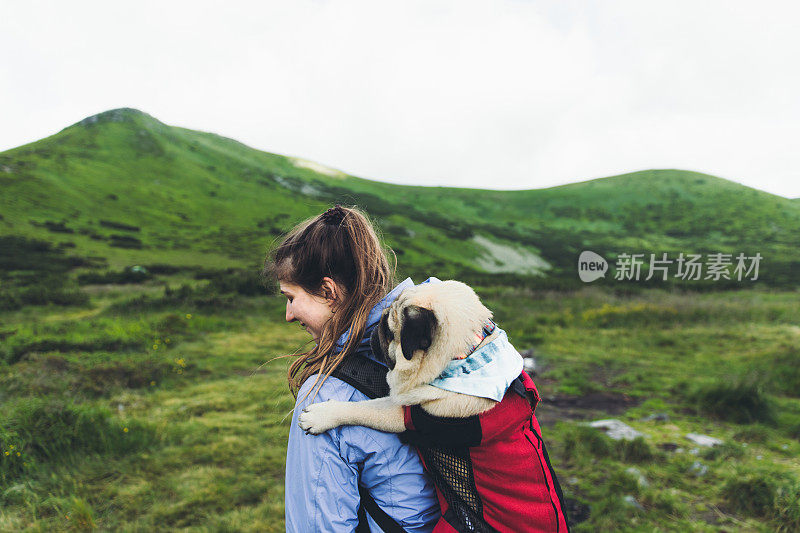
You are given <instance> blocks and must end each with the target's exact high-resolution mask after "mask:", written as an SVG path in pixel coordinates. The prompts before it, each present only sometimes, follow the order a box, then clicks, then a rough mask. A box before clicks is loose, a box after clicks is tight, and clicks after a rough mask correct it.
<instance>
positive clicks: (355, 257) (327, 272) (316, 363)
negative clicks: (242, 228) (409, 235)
mask: <svg viewBox="0 0 800 533" xmlns="http://www.w3.org/2000/svg"><path fill="white" fill-rule="evenodd" d="M387 255H391V257H392V258H393V259H395V256H394V253H393V252H392V251H391V249H390V248H388V247H384V246H383V244H382V243H381V241H380V239H379V238H378V235H377V234H376V232H375V229H374V228H373V226H372V224H371V223H370V221H369V219H368V218H367V217H366V215H365V214H364V213H363V212H361V211H360V210H359V209H357V208H355V207H341V206H339V205H336V207H333V208H331V209H328V210H327V211H325V212H324V213H322V214H320V215H317V216H316V217H313V218H310V219H308V220H305V221H304V222H301V223H300V224H298V225H297V226H295V227H294V229H292V230H291V231H290V232H289V233H288V234H287V235H286V236H285V237H284V239H283V241H282V242H281V243H280V244H279V245H278V246H277V247H276V248H275V249H274V250H273V251H272V253H271V254H270V255H268V256H267V259H266V261H265V264H264V270H263V272H262V274H263V275H265V276H270V277H274V278H276V279H277V280H279V281H285V282H289V283H294V284H295V285H299V286H300V287H302V288H303V290H305V291H306V292H308V293H309V294H313V295H316V296H322V290H321V285H322V278H324V277H326V276H327V277H330V278H331V279H333V280H334V281H335V282H336V284H337V286H339V287H340V288H341V289H343V291H344V294H343V295H342V299H341V300H342V301H341V302H340V303H339V305H338V306H337V308H336V313H335V314H334V315H333V316H332V317H331V318H330V320H328V321H327V322H326V323H325V325H324V326H323V328H322V331H321V332H320V336H319V340H318V343H317V345H316V346H314V347H313V348H312V349H311V350H308V351H306V352H304V353H300V354H297V359H296V360H295V361H293V362H292V364H291V365H290V366H289V372H288V375H287V379H288V381H289V388H290V389H291V391H292V394H294V395H295V397H296V396H297V391H298V390H299V389H300V386H301V385H302V384H303V382H304V381H305V380H306V379H308V378H309V377H310V376H312V375H314V374H318V376H317V382H316V383H315V386H316V385H317V384H319V385H320V386H321V385H322V383H324V381H325V380H326V379H327V378H328V376H330V375H331V372H333V371H334V370H335V369H336V367H337V366H339V364H340V363H341V362H342V360H344V358H345V357H347V356H348V355H349V354H351V353H353V352H354V351H355V349H356V347H358V345H359V343H360V342H361V337H362V336H363V335H364V331H365V329H366V323H367V316H368V315H369V312H370V311H371V310H372V308H373V307H374V306H375V304H377V303H378V302H380V301H381V299H382V298H383V297H384V296H385V295H386V293H387V292H388V291H389V289H390V288H391V287H392V286H393V285H394V263H396V259H395V261H393V264H392V265H390V263H389V261H388V259H387ZM348 329H349V330H350V335H349V336H348V339H347V342H346V343H345V345H344V347H343V348H342V349H341V351H339V352H338V353H334V351H335V348H336V341H337V340H338V339H339V337H341V336H342V334H344V332H345V331H347V330H348ZM320 379H321V380H320Z"/></svg>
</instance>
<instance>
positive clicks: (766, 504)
mask: <svg viewBox="0 0 800 533" xmlns="http://www.w3.org/2000/svg"><path fill="white" fill-rule="evenodd" d="M160 281H161V282H166V283H167V284H168V285H169V284H176V285H175V287H179V286H180V284H181V283H194V287H193V290H198V291H199V290H208V289H203V287H206V286H207V282H206V281H203V280H198V281H194V282H190V281H186V279H185V277H181V276H180V275H178V274H172V275H170V276H161V277H160ZM158 282H159V280H158V279H156V280H148V281H147V282H146V283H145V284H143V285H133V286H132V285H111V286H105V289H104V291H95V292H93V293H92V301H91V305H90V306H89V308H88V309H87V308H81V307H74V308H61V307H57V306H51V307H43V308H42V307H40V308H36V309H37V311H38V312H37V313H36V314H35V315H34V314H28V313H27V312H26V311H30V309H29V308H25V309H22V310H19V311H16V312H9V313H5V314H4V315H3V318H4V321H3V323H4V330H9V331H12V330H13V331H16V333H15V334H13V335H10V336H8V337H6V338H5V339H4V340H3V341H2V342H3V344H2V346H3V347H4V349H6V350H7V351H8V350H9V349H11V348H13V347H14V346H20V345H24V344H26V343H27V342H29V341H28V340H25V339H33V338H35V336H36V335H38V336H39V338H47V339H50V340H51V341H53V342H54V344H53V346H50V347H48V349H47V350H44V351H31V352H26V354H25V355H24V356H23V357H22V358H21V359H20V360H19V361H18V362H16V363H14V364H11V365H8V364H6V365H5V366H0V382H2V384H3V387H2V390H3V397H2V399H0V401H1V402H2V403H1V404H0V406H2V415H1V416H0V428H2V429H0V434H2V439H0V440H2V444H0V447H2V449H3V451H6V450H10V446H12V445H13V446H14V448H13V450H10V451H11V454H10V456H9V457H10V459H8V458H7V459H5V460H4V461H5V462H0V465H2V466H0V471H1V472H2V475H3V476H4V477H3V478H2V481H0V502H2V509H3V510H2V513H0V530H6V529H25V528H28V529H30V530H32V531H36V530H42V531H44V530H53V529H65V528H74V529H76V530H87V529H91V528H92V524H94V527H96V528H99V529H102V530H122V531H126V530H131V531H132V530H142V529H159V528H169V529H175V528H179V529H180V528H186V529H188V530H200V529H203V528H212V529H215V528H216V529H223V530H225V529H228V530H245V531H281V530H282V528H283V523H282V520H283V482H284V481H283V465H284V459H285V453H286V434H287V431H288V423H289V420H290V418H289V417H288V414H289V412H290V410H291V408H292V405H293V400H292V398H291V395H290V394H289V393H288V389H287V386H286V382H285V371H286V366H287V360H286V359H277V360H272V359H273V358H274V357H275V356H277V355H280V354H287V353H291V352H293V351H295V350H296V349H297V348H298V347H300V346H301V345H302V343H303V342H305V340H306V339H305V337H304V335H303V332H302V331H300V330H299V329H298V328H296V327H294V326H293V325H289V324H285V323H283V320H282V319H283V306H282V301H281V300H280V298H279V297H278V296H275V295H267V294H265V295H262V296H242V295H233V294H231V293H228V296H229V297H231V298H233V299H235V301H236V305H235V306H234V307H231V308H226V309H213V308H212V309H202V308H200V307H184V306H180V307H173V308H162V306H157V307H156V308H155V309H152V310H148V309H145V308H140V307H136V306H129V307H126V306H125V305H123V302H126V301H128V302H130V301H136V300H137V298H139V293H141V294H148V293H151V294H153V293H152V290H151V289H150V288H148V287H152V285H148V284H155V283H158ZM90 288H91V286H89V287H87V289H90ZM155 290H156V292H155V295H156V296H157V295H158V294H161V295H163V288H159V287H155ZM478 291H479V293H480V294H481V295H482V297H483V298H484V300H485V302H486V303H487V304H488V305H489V306H490V307H491V308H492V309H494V310H495V313H496V318H497V320H498V321H499V323H500V324H501V326H503V327H504V328H505V329H507V331H508V332H509V335H510V337H511V341H512V342H514V343H515V345H516V346H517V347H518V348H520V349H524V348H527V347H528V344H529V342H530V341H525V340H523V339H525V338H526V333H525V332H526V331H527V330H528V329H530V330H534V331H536V340H535V342H533V343H530V344H531V345H533V346H535V349H536V351H537V357H538V358H539V360H540V363H541V365H540V368H541V369H542V370H541V373H540V375H538V376H537V378H536V382H537V385H538V387H539V389H540V392H541V394H542V396H543V397H544V398H545V399H546V398H548V397H549V396H553V395H565V394H566V395H569V394H582V393H583V392H586V391H582V390H580V387H578V388H577V390H576V387H575V382H576V380H580V381H581V382H583V383H584V384H587V385H586V387H587V390H588V391H604V392H614V393H625V394H629V395H632V396H634V397H636V398H639V400H640V403H639V405H638V406H637V407H633V408H631V409H629V410H628V411H627V412H626V413H623V414H622V415H618V417H620V418H622V420H624V421H625V422H626V423H628V424H630V425H632V426H633V427H634V428H636V429H638V430H639V431H642V432H643V433H645V435H646V437H645V438H644V439H639V440H636V441H632V442H629V443H619V442H614V441H611V440H610V439H608V438H607V437H605V436H604V435H602V434H601V433H599V432H597V431H596V430H593V429H591V428H588V427H585V426H583V425H582V422H581V420H578V419H572V418H570V417H566V418H562V419H558V421H557V422H555V421H553V420H552V418H551V417H550V416H548V412H549V413H551V415H552V414H555V415H559V414H560V412H559V411H557V410H556V411H555V412H554V411H553V408H552V407H551V406H549V405H548V403H547V402H546V401H545V403H543V404H542V405H541V406H540V408H539V411H540V417H543V418H542V419H543V420H546V421H547V423H546V424H545V427H544V437H545V440H546V441H547V442H548V445H549V448H550V453H551V458H552V460H553V463H554V465H555V468H556V471H557V472H558V474H559V477H560V479H561V481H562V485H563V487H564V492H565V495H566V496H567V497H569V498H574V499H576V500H578V501H580V502H584V503H585V504H587V505H589V506H590V509H591V511H590V516H589V519H588V520H587V521H585V522H582V523H580V524H578V525H576V527H575V530H576V531H596V530H603V529H606V530H607V529H620V528H629V529H630V530H632V531H650V530H653V529H654V528H656V529H658V530H666V531H686V530H701V531H702V530H708V531H714V530H716V528H719V527H723V528H728V529H738V530H746V531H747V530H749V531H771V530H775V529H779V528H781V527H783V528H784V530H785V531H791V530H792V529H791V528H792V527H793V526H792V524H797V521H796V520H797V516H798V515H797V510H796V509H795V508H794V500H792V497H793V495H794V494H796V492H792V491H796V487H797V482H798V480H800V467H798V465H797V464H796V461H794V458H795V457H797V455H798V453H800V442H799V441H798V439H797V436H796V435H793V434H792V430H793V428H796V427H797V426H798V424H800V400H798V399H797V398H796V397H795V396H793V395H791V394H786V393H783V392H782V391H780V390H770V389H765V392H764V393H763V394H764V395H765V398H767V399H768V400H769V401H770V402H773V403H774V408H775V410H776V412H777V413H778V414H777V416H776V418H775V420H773V421H772V422H770V423H769V424H766V425H764V424H755V425H754V424H742V423H737V421H734V420H727V419H726V418H725V417H721V418H720V417H708V416H706V414H705V412H704V411H703V410H702V409H698V404H697V402H698V401H700V400H698V399H697V398H694V397H690V395H689V394H688V392H687V391H689V390H694V389H696V388H697V389H700V390H705V389H703V387H705V386H706V385H707V384H708V383H713V382H714V380H720V381H722V380H725V379H726V377H728V376H732V375H733V376H745V375H749V374H750V370H751V368H753V367H754V366H758V363H759V360H758V355H757V354H770V353H777V354H779V355H780V356H781V357H783V356H784V355H785V353H784V349H783V348H782V347H783V346H786V345H790V346H791V345H793V343H795V342H796V340H797V336H798V335H800V328H799V327H798V324H797V321H796V318H795V317H796V316H798V314H797V313H796V312H793V311H796V310H797V309H796V305H797V304H796V303H795V302H797V299H796V296H797V295H796V293H785V292H784V293H770V292H753V291H749V292H730V293H725V294H713V293H712V294H703V295H695V294H667V293H662V292H653V291H644V292H642V293H639V294H636V295H631V296H626V297H623V296H615V295H614V294H611V293H605V292H603V291H602V290H598V289H586V290H583V291H579V292H574V293H569V292H567V293H547V292H536V291H532V292H524V291H518V290H517V291H511V290H508V289H504V288H502V287H485V288H480V287H479V288H478ZM234 294H235V293H234ZM601 302H605V303H608V304H609V305H612V306H615V307H619V308H624V309H639V308H641V306H643V305H644V306H655V305H660V306H663V307H665V308H676V309H680V310H681V312H680V313H676V314H674V315H673V314H667V315H664V317H665V318H669V322H668V323H661V324H659V323H653V322H651V321H649V320H645V321H642V320H641V318H640V317H633V318H632V315H626V316H625V317H624V319H623V318H619V317H617V318H615V320H623V322H622V323H617V322H614V323H603V324H599V323H598V322H597V321H596V320H594V318H592V317H591V316H590V317H588V319H587V318H585V317H584V316H583V314H584V312H585V311H587V310H592V309H602V308H603V304H602V303H601ZM657 302H660V303H657ZM741 303H746V304H747V305H744V306H742V305H738V304H741ZM645 308H647V307H645ZM126 309H127V311H126ZM726 310H727V311H726ZM684 312H685V313H688V314H686V315H685V314H684ZM189 316H191V318H188V317H189ZM34 317H35V318H34ZM630 320H633V322H629V321H630ZM17 336H19V339H16V337H17ZM75 339H84V342H85V343H86V344H87V346H86V347H83V348H80V349H75V348H74V345H73V344H70V343H73V342H74V341H75ZM104 339H117V340H120V339H122V340H125V341H126V342H132V343H133V344H132V345H131V347H130V348H129V349H127V350H119V351H113V352H109V351H107V350H104V349H103V347H102V346H101V345H100V344H95V343H96V342H98V341H102V340H104ZM166 339H169V340H170V342H169V343H166ZM668 339H671V342H666V340H668ZM133 341H135V342H133ZM156 341H158V343H156ZM154 346H157V348H155V349H154ZM268 361H269V362H268ZM263 363H266V364H263ZM42 376H46V379H45V378H43V377H42ZM757 376H761V377H760V378H759V379H763V380H765V381H764V383H769V380H770V379H772V378H771V377H770V376H768V375H765V374H757ZM150 377H155V378H156V379H152V380H150V381H147V380H148V378H150ZM151 382H153V384H151ZM88 383H93V384H94V386H93V387H89V386H88V385H87V384H88ZM653 412H667V413H669V417H670V419H669V420H668V421H667V422H653V421H643V420H642V419H643V417H645V416H646V415H647V414H650V413H653ZM595 414H596V416H598V417H600V416H608V415H603V413H601V412H595ZM47 417H51V418H47ZM50 419H52V423H51V422H47V421H48V420H50ZM42 421H43V422H42ZM124 428H128V431H127V432H125V431H124ZM689 432H697V433H706V434H710V435H712V436H715V437H718V438H721V439H723V440H724V441H725V445H724V446H722V447H719V448H714V449H710V450H699V451H698V454H697V455H693V454H692V453H690V450H691V448H692V445H691V443H690V442H689V441H688V440H686V438H685V434H686V433H689ZM664 443H676V444H678V445H679V446H680V447H682V448H683V451H680V452H674V451H664V450H663V449H662V447H661V445H662V444H664ZM17 451H19V452H20V456H16V455H15V454H16V452H17ZM0 453H3V452H2V451H0ZM3 457H6V456H3ZM15 458H16V459H15ZM695 461H700V462H701V463H702V464H703V465H705V466H706V467H707V469H708V471H707V473H706V474H705V475H704V476H702V477H700V476H696V475H695V474H694V473H693V472H694V471H693V464H694V462H695ZM632 467H633V468H635V469H637V472H638V473H637V474H633V473H631V470H630V469H631V468H632ZM639 475H641V476H642V477H644V478H645V479H646V485H641V484H640V481H639ZM752 479H756V480H757V479H766V480H767V481H766V483H767V485H768V486H767V488H766V489H765V488H764V487H762V486H761V485H759V484H758V483H756V484H755V485H753V486H749V485H748V489H747V490H750V491H754V493H757V494H758V498H760V499H759V500H758V509H757V510H756V511H753V510H751V509H749V508H747V509H745V508H741V507H740V506H739V505H738V502H737V501H735V500H734V495H735V494H740V493H741V492H742V490H743V489H741V488H739V487H738V485H736V483H738V482H739V481H737V480H744V481H742V482H747V480H752ZM629 496H630V497H633V498H635V500H636V502H638V504H639V505H641V506H642V507H643V509H644V510H640V509H638V508H636V507H634V506H632V505H631V504H629V503H627V502H626V501H625V498H626V497H629ZM754 505H755V504H754ZM67 517H69V518H67ZM793 520H794V521H793ZM81 524H82V525H81Z"/></svg>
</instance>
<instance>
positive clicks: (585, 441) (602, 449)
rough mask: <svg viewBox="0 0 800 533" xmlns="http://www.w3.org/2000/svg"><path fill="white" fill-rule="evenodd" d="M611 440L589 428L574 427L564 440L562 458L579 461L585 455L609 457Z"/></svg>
mask: <svg viewBox="0 0 800 533" xmlns="http://www.w3.org/2000/svg"><path fill="white" fill-rule="evenodd" d="M611 443H612V441H611V439H609V438H608V437H607V436H605V435H604V434H603V433H601V432H600V431H598V430H596V429H595V428H592V427H589V426H582V425H581V426H575V427H574V428H572V430H571V431H570V432H568V433H567V435H566V436H565V438H564V456H565V457H566V458H567V459H572V460H576V459H581V458H583V457H586V456H587V455H592V456H595V457H609V456H610V455H611V451H612V449H611Z"/></svg>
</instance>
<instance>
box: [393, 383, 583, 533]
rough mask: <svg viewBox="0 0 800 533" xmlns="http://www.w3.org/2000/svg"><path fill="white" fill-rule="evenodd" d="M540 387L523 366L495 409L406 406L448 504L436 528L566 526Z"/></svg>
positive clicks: (516, 532)
mask: <svg viewBox="0 0 800 533" xmlns="http://www.w3.org/2000/svg"><path fill="white" fill-rule="evenodd" d="M539 400H540V397H539V392H538V391H537V390H536V386H535V385H534V384H533V380H531V378H530V377H529V376H528V374H526V373H525V372H523V373H522V374H521V375H520V376H519V377H518V378H517V379H515V380H514V381H513V382H512V385H511V386H510V387H509V389H508V390H507V391H506V394H505V396H504V397H503V400H502V401H501V402H500V403H498V404H497V405H495V406H494V407H493V408H492V409H490V410H488V411H486V412H484V413H481V414H479V415H475V416H472V417H469V418H442V417H435V416H432V415H430V414H428V413H426V412H425V411H424V410H423V409H422V408H421V407H420V406H419V405H414V406H409V407H405V408H404V410H405V424H406V428H408V430H409V431H406V432H405V433H403V434H401V439H404V440H406V441H407V442H410V443H411V444H413V445H414V446H415V447H416V448H417V450H418V452H419V454H420V457H421V458H422V461H423V463H424V465H425V468H426V470H427V471H428V473H429V474H430V475H431V477H432V478H433V481H434V483H435V485H436V491H437V494H438V497H439V504H440V506H441V508H442V518H441V519H440V520H439V522H438V523H437V524H436V527H435V528H434V530H433V531H434V533H452V532H460V533H464V532H476V533H484V532H492V533H494V532H506V531H507V532H512V533H521V532H527V531H530V532H547V533H553V532H559V533H560V532H567V531H569V529H568V526H567V521H566V518H565V515H564V506H563V496H562V494H561V487H560V486H559V483H558V479H557V478H556V474H555V472H553V468H552V466H551V465H550V459H549V457H548V455H547V449H546V448H545V445H544V442H543V441H542V437H541V429H540V427H539V422H538V421H537V420H536V415H535V409H536V405H537V404H538V403H539Z"/></svg>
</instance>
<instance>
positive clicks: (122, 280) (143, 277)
mask: <svg viewBox="0 0 800 533" xmlns="http://www.w3.org/2000/svg"><path fill="white" fill-rule="evenodd" d="M152 277H153V275H152V274H151V273H150V272H149V271H148V270H147V269H145V268H142V267H135V266H134V267H128V268H126V269H124V270H122V271H121V272H87V273H85V274H81V275H80V276H78V283H79V284H80V285H89V284H106V283H114V284H118V285H124V284H129V283H142V282H144V281H147V280H148V279H151V278H152Z"/></svg>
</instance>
